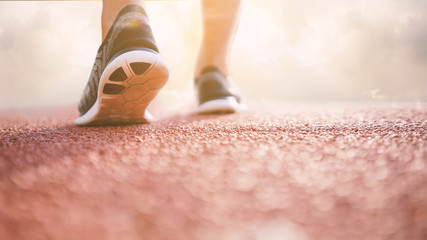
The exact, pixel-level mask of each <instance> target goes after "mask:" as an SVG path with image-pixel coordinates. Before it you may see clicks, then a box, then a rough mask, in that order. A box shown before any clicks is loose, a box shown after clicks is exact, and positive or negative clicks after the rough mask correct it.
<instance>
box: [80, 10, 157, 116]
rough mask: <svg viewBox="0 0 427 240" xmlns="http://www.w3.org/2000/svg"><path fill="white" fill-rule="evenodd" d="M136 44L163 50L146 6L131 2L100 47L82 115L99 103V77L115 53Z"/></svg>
mask: <svg viewBox="0 0 427 240" xmlns="http://www.w3.org/2000/svg"><path fill="white" fill-rule="evenodd" d="M135 48H144V49H150V50H152V51H155V52H157V53H158V52H159V50H158V49H157V47H156V43H155V40H154V37H153V33H152V31H151V28H150V26H149V25H148V18H147V14H146V13H145V11H144V9H143V8H142V7H141V6H139V5H128V6H126V7H125V8H123V9H122V10H121V11H120V13H119V14H118V15H117V17H116V19H115V21H114V23H113V24H112V26H111V28H110V30H109V32H108V33H107V35H106V37H105V39H104V41H103V42H102V44H101V46H100V47H99V49H98V53H97V55H96V59H95V63H94V65H93V68H92V72H91V74H90V77H89V81H88V83H87V85H86V87H85V89H84V91H83V96H82V97H81V100H80V103H79V106H78V108H79V112H80V116H82V115H84V114H85V113H86V112H87V111H89V109H90V108H91V107H92V106H93V105H94V104H95V102H96V99H97V97H98V85H99V81H100V78H101V75H102V73H103V71H104V69H105V67H106V66H107V64H108V63H109V62H110V61H111V60H113V59H114V58H115V56H117V55H119V54H122V53H124V52H126V51H127V50H133V49H135Z"/></svg>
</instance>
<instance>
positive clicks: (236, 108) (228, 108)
mask: <svg viewBox="0 0 427 240" xmlns="http://www.w3.org/2000/svg"><path fill="white" fill-rule="evenodd" d="M246 109H247V106H246V104H243V103H238V102H237V101H236V99H235V98H234V97H227V98H222V99H215V100H211V101H208V102H205V103H202V104H200V105H199V106H198V108H197V113H198V114H226V113H236V112H242V111H245V110H246Z"/></svg>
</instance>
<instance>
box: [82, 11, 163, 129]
mask: <svg viewBox="0 0 427 240" xmlns="http://www.w3.org/2000/svg"><path fill="white" fill-rule="evenodd" d="M168 76H169V72H168V68H167V66H166V64H165V62H164V61H163V60H162V58H161V57H160V54H159V50H158V49H157V47H156V43H155V41H154V37H153V34H152V31H151V28H150V26H149V25H148V18H147V14H146V13H145V11H144V9H143V8H142V7H141V6H138V5H129V6H127V7H125V8H123V9H122V10H121V11H120V13H119V14H118V16H117V18H116V19H115V21H114V23H113V25H112V26H111V28H110V30H109V32H108V34H107V36H106V37H105V39H104V41H103V42H102V44H101V46H100V47H99V49H98V53H97V56H96V59H95V64H94V65H93V69H92V73H91V75H90V77H89V81H88V83H87V85H86V88H85V90H84V92H83V96H82V97H81V100H80V103H79V111H80V116H79V117H78V118H77V119H76V121H75V123H76V124H77V125H79V126H86V125H115V124H128V123H146V122H149V121H150V120H151V119H152V116H151V115H150V113H149V112H148V111H147V106H148V105H149V103H150V102H151V100H153V98H154V97H155V96H156V95H157V93H158V92H159V90H160V89H161V88H162V87H163V86H164V85H165V84H166V82H167V80H168Z"/></svg>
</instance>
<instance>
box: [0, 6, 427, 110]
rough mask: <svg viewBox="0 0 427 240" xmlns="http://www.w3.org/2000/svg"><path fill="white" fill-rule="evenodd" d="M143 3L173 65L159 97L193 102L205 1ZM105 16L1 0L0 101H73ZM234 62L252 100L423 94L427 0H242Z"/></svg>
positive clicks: (90, 9)
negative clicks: (324, 0)
mask: <svg viewBox="0 0 427 240" xmlns="http://www.w3.org/2000/svg"><path fill="white" fill-rule="evenodd" d="M146 5H147V9H148V13H149V17H150V21H151V24H152V28H153V31H154V35H155V38H156V41H157V43H158V45H159V49H160V51H161V54H162V56H163V57H164V58H165V60H166V62H167V63H168V65H169V67H170V70H171V77H170V80H169V82H168V84H167V85H166V87H165V89H164V91H162V92H161V94H160V95H159V99H158V100H157V101H158V102H159V104H165V105H167V104H169V103H172V104H175V106H176V102H180V104H188V103H191V102H193V101H194V96H193V88H192V80H193V70H194V62H195V60H196V55H197V49H198V46H199V42H200V40H201V33H202V29H201V23H200V19H201V18H200V11H199V10H200V3H199V1H196V0H190V1H175V2H174V1H169V2H168V1H161V2H147V4H146ZM18 13H19V14H18ZM100 14H101V2H32V1H31V2H20V1H18V2H13V1H0V52H1V54H0V74H1V78H0V83H1V84H2V86H3V87H2V88H0V109H5V108H14V107H32V106H51V105H71V104H76V103H77V102H78V100H79V97H80V94H81V92H82V90H83V88H84V86H85V84H86V82H87V79H88V77H89V74H90V71H91V67H92V64H93V60H94V58H95V55H96V51H97V49H98V46H99V44H100V42H101V31H100ZM183 63H185V64H183ZM187 63H188V64H187ZM230 63H231V75H232V78H233V80H234V81H235V82H236V83H237V85H238V86H239V87H240V89H241V90H242V92H243V93H244V94H245V96H246V97H247V98H248V99H252V100H255V101H256V100H259V99H268V100H275V101H284V102H295V101H297V102H300V101H301V102H324V101H333V102H341V101H379V102H382V101H410V102H420V101H422V102H424V101H426V100H427V77H426V76H427V1H422V0H410V1H405V2H402V1H398V0H374V1H367V0H356V1H338V0H332V1H328V2H323V1H322V2H321V1H316V0H302V1H290V0H270V1H261V0H249V1H245V2H244V8H243V12H242V19H241V23H240V28H239V30H238V32H237V34H236V39H235V44H234V47H233V49H232V56H231V58H230Z"/></svg>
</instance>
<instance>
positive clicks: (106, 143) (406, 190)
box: [0, 103, 427, 240]
mask: <svg viewBox="0 0 427 240" xmlns="http://www.w3.org/2000/svg"><path fill="white" fill-rule="evenodd" d="M257 109H259V110H257ZM257 109H252V110H251V111H249V112H247V113H244V114H235V115H222V116H197V115H181V116H172V117H167V118H163V119H160V120H159V121H157V122H154V123H152V124H145V125H129V126H116V127H88V128H81V127H76V126H74V125H73V119H74V118H75V117H76V111H75V110H74V108H58V109H45V110H38V111H31V112H28V111H7V112H2V113H1V114H0V126H1V129H0V239H2V240H8V239H14V240H15V239H31V240H37V239H61V240H62V239H70V240H71V239H129V240H132V239H207V240H211V239H212V240H213V239H297V240H299V239H346V240H349V239H427V147H426V146H427V105H426V104H424V103H421V104H415V103H414V104H382V105H304V106H303V105H275V106H269V107H266V106H258V107H257Z"/></svg>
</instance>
